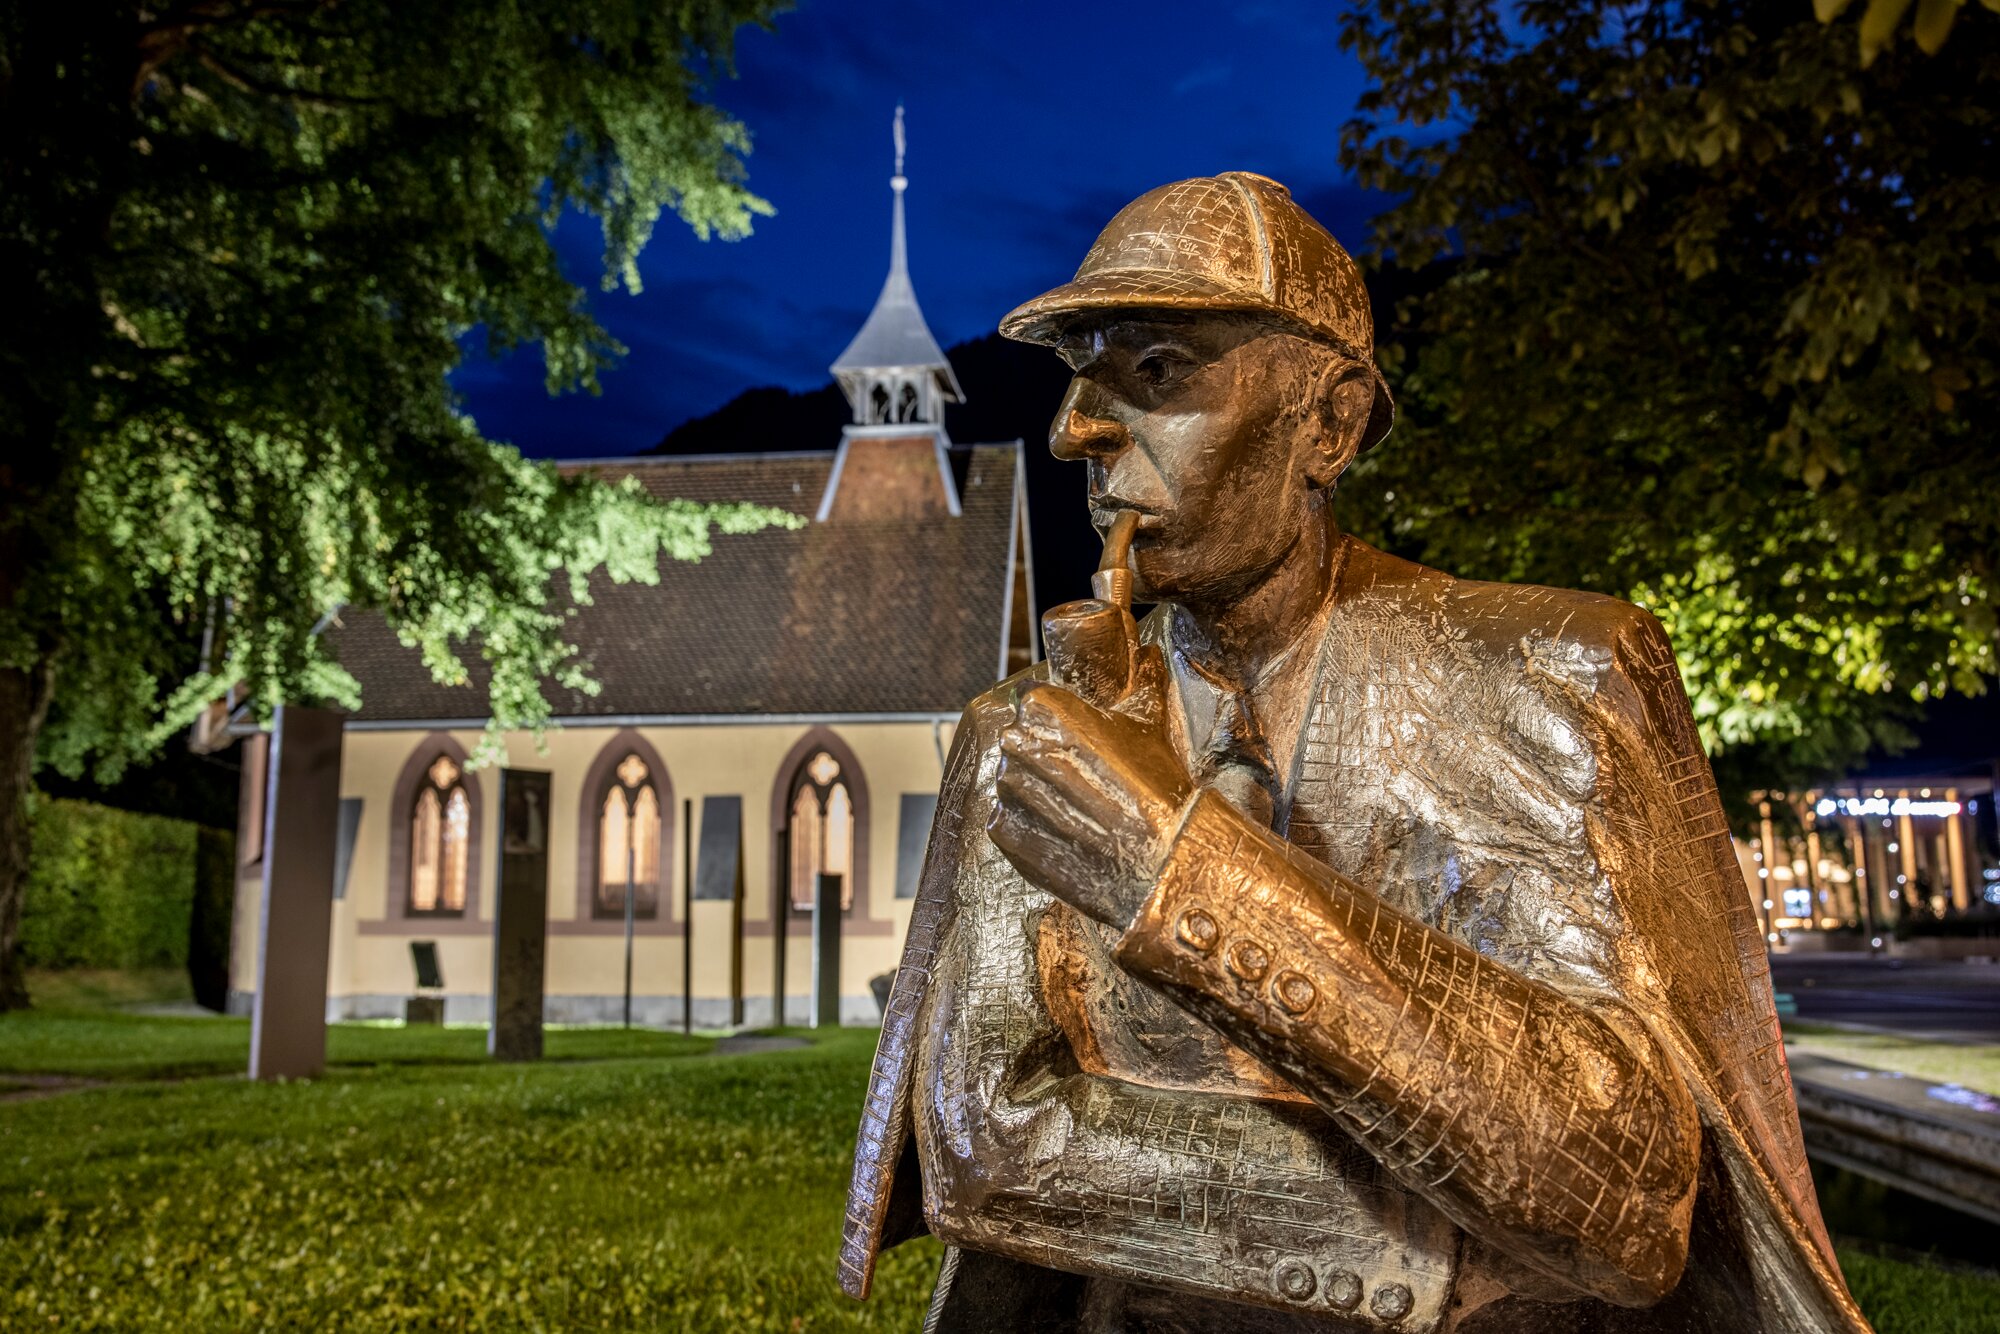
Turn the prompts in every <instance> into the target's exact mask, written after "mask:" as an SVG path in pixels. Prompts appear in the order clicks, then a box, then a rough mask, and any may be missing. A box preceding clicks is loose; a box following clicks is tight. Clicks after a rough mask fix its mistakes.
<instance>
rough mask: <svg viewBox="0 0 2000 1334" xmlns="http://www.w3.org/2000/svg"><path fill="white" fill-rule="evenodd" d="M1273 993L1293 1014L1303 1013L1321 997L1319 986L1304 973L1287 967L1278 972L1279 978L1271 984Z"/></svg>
mask: <svg viewBox="0 0 2000 1334" xmlns="http://www.w3.org/2000/svg"><path fill="white" fill-rule="evenodd" d="M1271 994H1272V995H1274V996H1276V997H1277V999H1278V1004H1279V1005H1281V1006H1283V1007H1284V1009H1285V1011H1286V1012H1287V1013H1289V1014H1292V1015H1295V1016H1296V1015H1302V1014H1304V1013H1305V1012H1306V1011H1307V1010H1310V1009H1311V1008H1312V1006H1313V1002H1314V1001H1316V1000H1318V999H1319V988H1318V987H1316V986H1314V985H1313V984H1312V979H1311V978H1309V977H1307V976H1306V975H1305V974H1304V973H1295V972H1293V971H1292V970H1291V969H1289V968H1287V969H1286V970H1285V971H1284V972H1282V973H1279V974H1278V980H1277V981H1275V982H1273V983H1272V984H1271Z"/></svg>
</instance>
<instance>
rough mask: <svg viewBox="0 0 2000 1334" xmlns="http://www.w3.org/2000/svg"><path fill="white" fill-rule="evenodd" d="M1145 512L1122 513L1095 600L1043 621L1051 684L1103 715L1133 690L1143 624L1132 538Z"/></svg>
mask: <svg viewBox="0 0 2000 1334" xmlns="http://www.w3.org/2000/svg"><path fill="white" fill-rule="evenodd" d="M1138 530H1139V512H1138V511H1137V510H1120V511H1118V517H1117V518H1115V519H1113V520H1112V521H1111V527H1110V528H1109V529H1108V530H1107V531H1106V532H1105V534H1104V555H1103V557H1102V558H1101V559H1100V560H1099V561H1098V562H1097V573H1095V574H1093V575H1091V576H1090V591H1091V592H1092V593H1093V594H1095V596H1093V597H1087V598H1081V599H1079V600H1077V601H1075V602H1065V603H1063V604H1062V605H1061V606H1060V607H1053V608H1051V609H1050V610H1049V611H1048V613H1047V614H1046V615H1044V616H1043V617H1042V643H1043V645H1044V646H1045V647H1046V649H1047V651H1048V655H1049V678H1050V679H1051V680H1052V681H1054V682H1055V683H1056V684H1058V685H1061V686H1065V687H1067V688H1069V689H1070V690H1073V691H1075V692H1076V693H1077V694H1078V695H1080V696H1082V697H1083V698H1084V699H1086V700H1089V701H1090V702H1091V703H1092V704H1095V705H1097V706H1098V707H1099V708H1101V709H1109V708H1112V707H1113V706H1115V705H1116V704H1117V703H1118V702H1119V701H1120V700H1122V699H1124V698H1125V696H1126V694H1127V693H1129V692H1130V690H1131V689H1132V678H1133V674H1134V670H1135V665H1136V659H1137V656H1138V650H1139V624H1138V622H1137V621H1135V620H1133V619H1132V569H1131V559H1132V537H1133V535H1134V534H1135V533H1137V532H1138Z"/></svg>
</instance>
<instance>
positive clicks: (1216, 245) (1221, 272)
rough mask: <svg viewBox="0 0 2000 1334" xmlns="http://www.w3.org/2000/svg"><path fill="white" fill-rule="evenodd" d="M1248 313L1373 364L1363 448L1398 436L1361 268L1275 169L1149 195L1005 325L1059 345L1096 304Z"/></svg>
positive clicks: (1099, 307) (1100, 307)
mask: <svg viewBox="0 0 2000 1334" xmlns="http://www.w3.org/2000/svg"><path fill="white" fill-rule="evenodd" d="M1114 310H1180V311H1204V310H1217V311H1242V312H1245V313H1257V314H1264V315H1269V316H1271V317H1272V318H1273V319H1275V320H1276V321H1278V322H1279V323H1281V324H1285V325H1289V326H1291V327H1292V328H1294V329H1296V330H1299V331H1300V332H1303V333H1305V334H1307V335H1309V336H1311V337H1315V338H1318V339H1320V340H1322V341H1323V342H1326V343H1330V344H1331V345H1332V346H1333V347H1334V348H1335V349H1336V350H1338V351H1339V352H1341V353H1342V354H1343V355H1345V356H1346V357H1348V358H1349V359H1350V360H1352V361H1354V362H1357V363H1359V364H1360V365H1362V366H1366V367H1367V368H1368V373H1369V375H1370V376H1372V377H1373V379H1374V382H1375V403H1374V406H1373V408H1372V409H1371V410H1370V411H1369V414H1368V429H1367V432H1366V433H1365V434H1364V435H1363V436H1362V439H1361V447H1362V448H1363V449H1369V448H1372V447H1373V446H1375V445H1376V444H1379V443H1380V442H1381V440H1382V437H1383V436H1385V435H1387V434H1389V428H1390V426H1391V425H1393V424H1394V422H1395V420H1396V405H1395V402H1394V400H1393V399H1391V398H1390V397H1389V386H1388V385H1387V384H1386V383H1385V382H1384V381H1383V379H1382V372H1381V371H1380V370H1379V369H1377V368H1376V365H1375V321H1374V317H1373V316H1372V315H1371V314H1370V312H1369V307H1368V289H1367V288H1366V287H1365V286H1363V285H1362V282H1361V270H1360V268H1358V267H1357V266H1356V265H1355V263H1354V260H1353V259H1352V257H1350V256H1349V255H1348V253H1347V252H1346V251H1345V250H1343V249H1341V246H1340V242H1338V241H1336V240H1334V239H1333V237H1332V235H1330V234H1329V233H1328V232H1327V230H1326V228H1324V227H1322V226H1320V225H1319V223H1317V222H1315V221H1314V220H1313V217H1312V215H1311V214H1309V213H1307V212H1306V211H1305V210H1304V209H1302V208H1300V207H1299V206H1298V203H1297V202H1296V201H1295V200H1294V199H1293V198H1292V194H1291V191H1289V190H1287V189H1286V188H1285V187H1284V186H1282V185H1280V184H1278V183H1277V182H1276V181H1274V180H1272V179H1270V178H1269V177H1268V176H1259V175H1256V174H1255V173H1254V172H1247V171H1225V172H1223V173H1222V174H1221V175H1220V176H1198V177H1196V178H1194V179H1193V180H1188V181H1175V182H1174V183H1173V184H1172V185H1163V186H1161V187H1159V188H1158V189H1157V190H1149V191H1147V192H1146V193H1145V194H1143V195H1140V196H1139V197H1138V198H1137V199H1135V200H1133V201H1132V202H1131V203H1129V204H1127V205H1126V206H1125V207H1124V208H1122V209H1120V210H1119V211H1118V216H1117V217H1115V218H1113V219H1112V220H1111V222H1110V224H1109V225H1108V226H1106V227H1105V229H1104V230H1103V231H1102V232H1100V233H1099V234H1098V237H1097V241H1096V243H1095V244H1094V245H1092V246H1091V247H1090V253H1089V254H1087V255H1085V256H1084V257H1083V265H1082V267H1080V268H1079V269H1077V271H1076V278H1075V279H1074V280H1073V281H1071V282H1067V283H1064V284H1063V285H1062V286H1061V287H1058V288H1055V289H1054V290H1052V291H1048V292H1044V293H1043V294H1042V295H1040V296H1038V297H1036V298H1035V299H1034V300H1033V301H1030V302H1028V303H1027V304H1026V305H1023V306H1017V307H1015V308H1014V309H1013V310H1012V311H1011V312H1009V313H1008V315H1007V317H1006V318H1005V319H1003V320H1001V321H1000V332H1001V333H1002V334H1005V335H1006V336H1007V337H1009V338H1014V339H1019V340H1020V341H1021V342H1024V343H1054V342H1056V341H1057V340H1058V339H1059V338H1060V337H1061V333H1062V327H1063V325H1064V324H1065V323H1066V322H1067V321H1068V320H1069V319H1070V317H1072V316H1074V315H1077V314H1078V313H1080V312H1084V311H1114Z"/></svg>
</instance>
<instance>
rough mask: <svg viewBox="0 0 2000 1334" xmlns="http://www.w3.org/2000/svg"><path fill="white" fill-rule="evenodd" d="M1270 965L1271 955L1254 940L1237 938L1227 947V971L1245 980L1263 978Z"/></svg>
mask: <svg viewBox="0 0 2000 1334" xmlns="http://www.w3.org/2000/svg"><path fill="white" fill-rule="evenodd" d="M1270 967H1271V956H1270V955H1269V954H1268V953H1266V952H1265V949H1264V947H1263V946H1262V945H1259V944H1258V943H1257V942H1256V941H1254V940H1239V941H1237V942H1235V943H1234V944H1232V945H1231V946H1230V947H1229V971H1230V972H1232V973H1234V974H1236V975H1237V976H1238V977H1240V978H1242V979H1243V980H1244V981H1245V982H1258V981H1261V980H1263V977H1264V974H1265V972H1266V971H1267V970H1269V968H1270Z"/></svg>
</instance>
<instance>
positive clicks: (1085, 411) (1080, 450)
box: [1049, 378, 1128, 460]
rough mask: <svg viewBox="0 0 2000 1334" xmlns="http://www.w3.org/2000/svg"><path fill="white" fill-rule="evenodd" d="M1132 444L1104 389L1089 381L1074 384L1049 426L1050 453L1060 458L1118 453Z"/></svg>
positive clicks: (1074, 382) (1081, 457) (1075, 381)
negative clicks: (1111, 408) (1112, 414)
mask: <svg viewBox="0 0 2000 1334" xmlns="http://www.w3.org/2000/svg"><path fill="white" fill-rule="evenodd" d="M1127 443H1128V438H1127V436H1126V434H1125V428H1124V426H1122V425H1120V424H1119V422H1118V421H1117V419H1115V418H1114V417H1112V416H1111V415H1110V413H1109V411H1108V404H1106V402H1105V400H1104V392H1103V391H1102V390H1101V389H1099V388H1098V387H1097V386H1096V385H1094V384H1092V383H1091V382H1090V381H1089V380H1085V379H1081V378H1079V379H1077V380H1074V381H1072V382H1071V383H1070V387H1069V392H1068V393H1067V394H1065V395H1063V401H1062V406H1061V407H1059V408H1057V409H1056V419H1055V424H1054V425H1052V426H1051V427H1050V428H1049V452H1050V453H1052V454H1054V455H1055V456H1056V457H1057V458H1059V459H1069V460H1074V459H1086V458H1090V457H1092V456H1093V455H1098V456H1101V455H1105V454H1115V453H1116V452H1118V451H1119V450H1120V449H1122V448H1124V447H1125V445H1126V444H1127Z"/></svg>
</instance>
